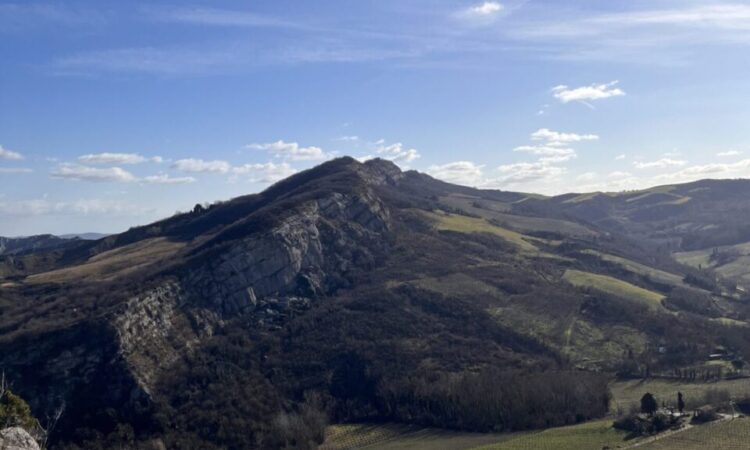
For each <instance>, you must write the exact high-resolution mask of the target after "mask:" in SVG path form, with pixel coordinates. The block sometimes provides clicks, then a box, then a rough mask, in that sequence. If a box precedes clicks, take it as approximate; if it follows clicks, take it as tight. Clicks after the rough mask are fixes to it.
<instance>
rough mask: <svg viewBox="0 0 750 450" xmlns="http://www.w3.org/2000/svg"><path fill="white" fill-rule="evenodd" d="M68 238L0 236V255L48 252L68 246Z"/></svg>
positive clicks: (43, 235)
mask: <svg viewBox="0 0 750 450" xmlns="http://www.w3.org/2000/svg"><path fill="white" fill-rule="evenodd" d="M68 244H69V242H68V238H63V237H58V236H53V235H51V234H41V235H37V236H29V237H18V238H8V237H2V236H0V255H19V254H24V253H32V252H37V251H41V250H50V249H55V248H60V247H64V246H66V245H68Z"/></svg>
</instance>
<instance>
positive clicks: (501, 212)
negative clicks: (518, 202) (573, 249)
mask: <svg viewBox="0 0 750 450" xmlns="http://www.w3.org/2000/svg"><path fill="white" fill-rule="evenodd" d="M440 201H441V203H444V204H445V205H448V206H450V207H452V208H456V209H460V210H463V211H466V212H467V213H469V214H471V215H476V216H480V217H483V218H485V219H488V220H494V221H495V222H497V223H501V224H507V226H508V227H510V228H513V229H514V230H518V231H520V232H522V233H529V232H535V231H541V232H554V233H560V234H563V235H566V236H587V237H590V236H596V235H597V234H598V233H596V232H595V231H593V230H590V229H588V228H586V227H585V226H583V225H580V224H577V223H574V222H569V221H567V220H560V219H550V218H542V217H530V216H519V215H516V214H509V213H510V209H511V208H510V204H508V203H502V202H496V201H490V200H484V199H479V198H476V197H466V196H462V195H450V196H447V197H441V198H440Z"/></svg>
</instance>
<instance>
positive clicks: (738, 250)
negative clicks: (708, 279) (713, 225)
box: [674, 242, 750, 284]
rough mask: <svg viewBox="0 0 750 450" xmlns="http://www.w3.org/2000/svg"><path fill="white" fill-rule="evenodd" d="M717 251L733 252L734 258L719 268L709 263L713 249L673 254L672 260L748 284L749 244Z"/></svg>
mask: <svg viewBox="0 0 750 450" xmlns="http://www.w3.org/2000/svg"><path fill="white" fill-rule="evenodd" d="M718 250H719V251H720V252H728V251H729V252H734V253H735V254H736V256H735V257H734V258H733V259H732V260H731V261H730V262H728V263H726V264H722V265H720V266H717V265H716V264H715V262H714V261H711V254H712V253H713V251H714V249H713V248H710V249H704V250H695V251H692V252H679V253H675V254H674V258H675V259H676V260H677V261H679V262H681V263H682V264H686V265H688V266H693V267H710V268H712V269H714V270H716V272H718V273H719V274H720V275H722V276H724V277H727V278H732V279H735V280H738V281H739V280H743V281H745V282H746V283H745V284H747V283H750V242H745V243H742V244H737V245H728V246H723V247H718Z"/></svg>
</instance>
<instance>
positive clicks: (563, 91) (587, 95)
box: [552, 81, 625, 104]
mask: <svg viewBox="0 0 750 450" xmlns="http://www.w3.org/2000/svg"><path fill="white" fill-rule="evenodd" d="M618 83H619V81H612V82H610V83H605V84H592V85H590V86H581V87H577V88H570V87H568V86H566V85H560V86H555V87H553V88H552V94H553V95H554V97H555V98H556V99H558V100H559V101H561V102H562V103H569V102H582V103H586V104H588V103H587V102H591V101H595V100H602V99H605V98H611V97H622V96H624V95H625V91H623V90H622V89H620V88H618V87H615V86H616V85H617V84H618Z"/></svg>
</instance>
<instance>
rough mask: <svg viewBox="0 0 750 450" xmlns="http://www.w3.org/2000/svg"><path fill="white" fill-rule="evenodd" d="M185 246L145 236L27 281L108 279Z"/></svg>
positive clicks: (164, 256)
mask: <svg viewBox="0 0 750 450" xmlns="http://www.w3.org/2000/svg"><path fill="white" fill-rule="evenodd" d="M184 246H185V244H184V243H182V242H172V241H169V240H167V239H166V238H154V239H146V240H143V241H140V242H136V243H134V244H130V245H125V246H123V247H119V248H116V249H114V250H109V251H106V252H103V253H100V254H98V255H96V256H94V257H92V258H90V259H89V260H88V261H86V262H85V263H83V264H80V265H77V266H72V267H66V268H64V269H60V270H54V271H51V272H44V273H39V274H36V275H31V276H30V277H27V278H26V281H27V282H30V283H62V282H65V281H82V280H99V281H101V280H111V279H114V278H117V277H119V276H122V275H125V274H128V273H130V272H133V271H135V270H138V269H139V268H142V267H146V266H150V265H154V264H158V263H159V262H162V261H164V260H166V259H167V258H169V257H171V256H173V255H174V254H175V253H177V252H178V251H179V250H180V249H182V248H183V247H184Z"/></svg>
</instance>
